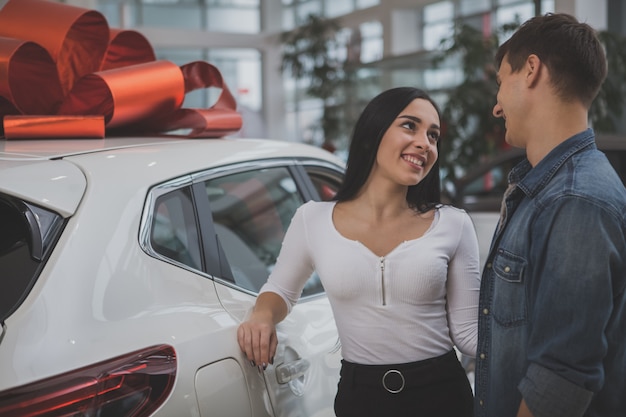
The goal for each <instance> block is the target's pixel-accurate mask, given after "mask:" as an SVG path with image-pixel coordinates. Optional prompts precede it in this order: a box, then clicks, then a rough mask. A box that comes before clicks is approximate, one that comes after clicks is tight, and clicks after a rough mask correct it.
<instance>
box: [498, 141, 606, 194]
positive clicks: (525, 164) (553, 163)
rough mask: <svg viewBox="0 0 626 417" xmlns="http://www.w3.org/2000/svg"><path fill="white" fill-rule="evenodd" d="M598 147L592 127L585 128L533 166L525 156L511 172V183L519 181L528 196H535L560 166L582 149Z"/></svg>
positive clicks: (519, 186) (519, 185) (518, 183)
mask: <svg viewBox="0 0 626 417" xmlns="http://www.w3.org/2000/svg"><path fill="white" fill-rule="evenodd" d="M587 147H591V148H593V149H595V148H596V145H595V135H594V132H593V130H592V129H587V130H584V131H582V132H580V133H577V134H576V135H574V136H572V137H571V138H569V139H567V140H565V141H564V142H562V143H560V144H559V145H558V146H557V147H556V148H554V149H552V150H551V151H550V153H548V155H546V156H545V157H544V158H543V159H542V160H541V161H539V163H538V164H537V165H536V166H535V167H534V168H533V167H532V165H531V164H530V162H529V161H528V159H526V158H524V159H523V160H522V161H521V162H520V163H519V164H517V165H516V166H515V167H513V169H512V170H511V172H510V173H509V184H512V183H517V185H518V188H520V189H521V190H522V191H523V192H524V193H525V194H526V195H527V196H528V197H531V198H532V197H533V196H535V195H536V194H537V193H538V192H539V191H541V189H542V188H543V187H544V186H545V185H546V184H547V183H548V182H549V181H550V179H551V178H552V177H553V176H554V174H555V173H556V172H557V171H558V170H559V168H560V167H561V166H562V165H563V164H564V163H565V162H566V161H567V160H568V159H570V158H571V157H572V155H574V154H575V153H577V152H579V151H580V150H582V149H585V148H587Z"/></svg>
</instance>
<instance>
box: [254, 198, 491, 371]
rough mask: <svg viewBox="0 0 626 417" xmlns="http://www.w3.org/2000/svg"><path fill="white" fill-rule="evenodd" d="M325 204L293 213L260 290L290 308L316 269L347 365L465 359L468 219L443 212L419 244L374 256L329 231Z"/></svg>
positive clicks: (472, 281)
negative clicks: (454, 353)
mask: <svg viewBox="0 0 626 417" xmlns="http://www.w3.org/2000/svg"><path fill="white" fill-rule="evenodd" d="M334 206H335V202H308V203H306V204H304V205H302V206H301V207H300V208H299V209H298V210H297V212H296V213H295V215H294V217H293V219H292V221H291V225H290V226H289V228H288V230H287V233H286V235H285V239H284V241H283V245H282V248H281V251H280V255H279V257H278V260H277V262H276V265H275V267H274V270H273V271H272V273H271V275H270V277H269V279H268V282H267V283H266V284H265V285H264V286H263V288H262V289H261V292H265V291H271V292H275V293H277V294H278V295H280V296H281V297H282V298H283V299H284V300H285V302H286V303H287V306H288V308H289V310H291V308H292V307H293V306H294V305H295V304H296V302H297V301H298V299H299V297H300V294H301V293H302V288H303V287H304V284H305V282H306V281H307V279H308V278H309V277H310V275H311V273H312V272H313V271H314V270H315V271H317V273H318V275H319V277H320V279H321V282H322V284H323V286H324V289H325V290H326V294H327V295H328V299H329V301H330V303H331V306H332V309H333V313H334V316H335V322H336V324H337V330H338V332H339V338H340V340H341V345H342V356H343V358H344V359H346V360H348V361H350V362H355V363H360V364H394V363H406V362H413V361H418V360H423V359H428V358H433V357H436V356H439V355H443V354H444V353H447V352H449V351H450V349H452V346H453V345H456V347H457V348H458V349H459V350H460V351H461V352H463V353H464V354H466V355H470V356H474V355H475V351H476V340H477V336H478V328H477V320H478V293H479V288H480V275H479V264H478V262H479V261H478V241H477V239H476V232H475V230H474V227H473V224H472V221H471V219H470V217H469V215H468V214H467V213H466V212H465V211H463V210H460V209H457V208H454V207H451V206H442V207H440V208H438V209H437V210H436V215H435V219H434V220H433V223H432V225H431V226H430V228H429V229H428V231H427V232H426V233H425V234H424V235H423V236H422V237H420V238H417V239H414V240H408V241H404V242H402V243H401V244H399V245H398V246H397V247H396V248H395V249H393V250H392V251H391V252H389V253H388V254H387V255H385V256H382V257H381V256H378V255H376V254H374V253H373V252H372V251H370V250H369V249H368V248H367V247H366V246H365V245H363V244H362V243H360V242H359V241H356V240H350V239H347V238H346V237H344V236H343V235H341V234H340V233H339V231H337V229H336V228H335V226H334V223H333V218H332V215H333V208H334Z"/></svg>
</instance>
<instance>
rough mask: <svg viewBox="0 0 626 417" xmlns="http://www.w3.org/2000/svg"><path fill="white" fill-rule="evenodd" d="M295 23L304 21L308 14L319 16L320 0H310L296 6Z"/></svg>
mask: <svg viewBox="0 0 626 417" xmlns="http://www.w3.org/2000/svg"><path fill="white" fill-rule="evenodd" d="M296 7H297V9H296V15H297V23H302V22H305V21H306V20H307V18H308V16H309V15H310V14H313V15H316V16H321V15H322V4H321V2H320V0H310V1H308V2H306V3H302V4H300V5H298V6H296Z"/></svg>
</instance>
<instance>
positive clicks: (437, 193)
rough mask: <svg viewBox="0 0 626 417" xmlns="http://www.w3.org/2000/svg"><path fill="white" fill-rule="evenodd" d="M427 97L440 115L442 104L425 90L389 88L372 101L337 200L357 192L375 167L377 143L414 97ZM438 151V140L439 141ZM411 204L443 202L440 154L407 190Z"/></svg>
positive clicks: (356, 128) (356, 134) (421, 208)
mask: <svg viewBox="0 0 626 417" xmlns="http://www.w3.org/2000/svg"><path fill="white" fill-rule="evenodd" d="M417 98H421V99H424V100H428V101H429V102H430V103H431V104H432V105H433V106H434V107H435V110H436V111H437V115H438V116H439V117H440V119H441V114H440V112H439V107H438V106H437V104H436V103H435V102H434V101H433V100H432V99H431V98H430V96H429V95H428V94H427V93H426V92H425V91H423V90H420V89H419V88H413V87H397V88H392V89H390V90H386V91H384V92H382V93H380V94H379V95H377V96H376V97H374V98H373V99H372V101H370V102H369V103H368V104H367V106H365V109H364V110H363V113H361V116H359V120H358V121H357V123H356V125H355V126H354V131H353V133H352V139H351V142H350V150H349V154H348V161H347V165H346V175H345V177H344V180H343V182H342V184H341V186H340V187H339V190H338V191H337V194H336V195H335V198H334V199H335V200H337V201H340V202H341V201H348V200H352V199H353V198H355V197H356V196H357V194H358V193H359V191H360V190H361V188H362V187H363V185H364V184H365V182H366V181H367V178H368V177H369V175H370V172H371V171H372V167H373V166H374V161H375V160H376V154H377V153H378V147H379V146H380V141H381V140H382V138H383V135H384V134H385V132H386V131H387V129H389V126H391V124H392V123H393V121H394V120H395V119H396V118H397V117H398V115H399V114H400V112H401V111H402V110H404V109H405V108H406V106H408V105H409V103H411V102H412V101H413V100H415V99H417ZM437 151H439V142H438V143H437ZM406 201H407V203H408V204H409V207H411V208H414V209H415V210H418V211H420V212H426V211H428V210H430V209H431V208H433V207H435V206H437V205H439V204H440V203H441V185H440V180H439V158H437V161H436V162H435V164H434V165H433V167H432V169H431V170H430V172H429V173H428V175H427V176H426V177H425V178H424V179H423V180H422V181H420V182H419V183H418V184H416V185H411V186H409V190H408V191H407V193H406Z"/></svg>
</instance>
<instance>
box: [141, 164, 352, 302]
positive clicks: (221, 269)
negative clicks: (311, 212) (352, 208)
mask: <svg viewBox="0 0 626 417" xmlns="http://www.w3.org/2000/svg"><path fill="white" fill-rule="evenodd" d="M268 168H286V169H287V171H288V172H289V174H290V175H291V177H292V178H293V181H294V182H295V184H296V187H297V192H298V194H299V195H300V197H301V198H302V201H303V203H304V202H307V201H310V200H317V201H320V200H321V197H320V195H319V193H318V192H317V188H316V187H315V185H314V184H313V181H312V180H311V178H310V177H309V171H308V170H307V169H312V170H313V171H316V170H317V171H318V172H320V173H322V174H323V175H326V176H328V177H329V178H332V177H333V176H334V177H335V179H336V180H337V182H338V183H339V181H340V180H341V178H342V177H343V172H344V168H343V167H341V166H338V165H334V164H332V163H329V162H327V161H323V160H319V159H315V158H298V157H281V158H271V159H266V160H257V161H248V162H240V163H234V164H230V165H223V166H218V167H214V168H209V169H207V170H203V171H200V172H196V173H191V174H185V175H181V176H180V177H177V178H174V179H171V180H169V181H166V182H163V183H160V184H157V185H155V186H153V187H152V188H150V189H149V190H148V194H147V197H146V201H145V203H144V209H143V214H142V218H141V223H140V232H139V244H140V247H141V248H142V250H143V251H144V252H145V253H146V254H148V255H149V256H151V257H153V258H156V259H158V260H160V261H162V262H165V263H168V264H171V265H174V266H176V267H178V268H182V269H185V270H187V271H189V272H192V273H194V274H196V275H200V276H202V277H204V278H208V279H211V280H212V281H214V282H216V283H220V284H222V285H225V286H228V287H231V288H234V289H236V290H238V291H241V292H244V293H247V294H250V295H253V296H257V295H258V292H255V291H251V290H249V289H246V288H243V287H241V286H238V285H237V284H235V280H234V276H233V272H232V269H231V267H230V264H229V263H228V259H227V257H226V254H225V252H224V250H223V248H222V247H221V244H220V242H219V238H218V236H217V233H216V230H215V224H214V220H213V213H212V211H211V207H210V201H209V196H208V195H207V193H206V191H205V189H204V183H205V182H206V181H209V180H214V179H217V178H220V177H224V176H228V175H233V174H238V173H242V172H249V171H257V170H263V169H268ZM185 187H190V190H191V194H192V197H193V209H194V213H195V223H196V228H197V229H198V236H199V237H200V247H201V258H202V259H201V265H202V267H201V269H196V268H193V267H190V266H189V265H185V264H183V263H181V262H178V261H176V260H173V259H170V258H168V257H166V256H165V255H162V254H160V253H158V252H157V251H156V250H155V249H154V248H153V247H152V245H151V242H150V236H151V229H152V222H153V219H154V216H155V209H156V206H155V205H156V202H157V199H158V198H159V197H160V196H162V195H165V194H168V193H171V192H174V191H176V190H180V189H182V188H185ZM323 294H324V292H320V293H317V294H314V295H311V296H308V297H303V299H305V298H312V297H317V296H319V295H323Z"/></svg>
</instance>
